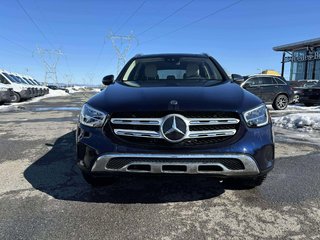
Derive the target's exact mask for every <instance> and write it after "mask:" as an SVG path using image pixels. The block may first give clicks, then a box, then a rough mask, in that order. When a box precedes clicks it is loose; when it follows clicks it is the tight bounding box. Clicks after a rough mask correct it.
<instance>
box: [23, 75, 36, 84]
mask: <svg viewBox="0 0 320 240" xmlns="http://www.w3.org/2000/svg"><path fill="white" fill-rule="evenodd" d="M22 79H23V80H24V81H25V82H27V83H29V84H30V85H34V83H33V82H32V81H31V80H29V79H27V78H24V77H22Z"/></svg>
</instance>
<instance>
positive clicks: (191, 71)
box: [122, 57, 224, 84]
mask: <svg viewBox="0 0 320 240" xmlns="http://www.w3.org/2000/svg"><path fill="white" fill-rule="evenodd" d="M122 80H123V82H127V83H128V82H137V83H139V84H141V83H152V82H156V83H159V82H161V83H169V82H175V83H178V84H179V83H183V84H184V83H192V82H197V83H199V82H208V81H211V82H212V81H215V82H216V81H222V80H224V79H223V77H222V75H221V73H220V72H219V70H218V69H217V67H216V66H215V65H214V63H213V62H212V61H211V60H210V59H209V58H201V57H155V58H140V59H135V60H133V61H132V62H131V64H130V65H129V66H127V69H126V70H125V72H124V73H123V78H122Z"/></svg>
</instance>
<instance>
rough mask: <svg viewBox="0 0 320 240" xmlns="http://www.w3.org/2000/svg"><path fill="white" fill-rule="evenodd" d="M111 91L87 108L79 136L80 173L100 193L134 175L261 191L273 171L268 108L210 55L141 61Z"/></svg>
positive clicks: (133, 61)
mask: <svg viewBox="0 0 320 240" xmlns="http://www.w3.org/2000/svg"><path fill="white" fill-rule="evenodd" d="M103 84H104V85H108V87H107V88H106V89H105V90H103V91H102V92H99V93H98V94H96V95H95V96H93V97H92V98H90V99H89V100H88V101H87V102H86V103H85V104H84V105H83V107H82V110H81V113H80V118H79V123H78V127H77V133H76V143H77V159H78V165H79V167H80V169H81V171H82V174H83V176H84V179H85V180H86V181H87V182H88V183H90V184H91V185H93V186H95V185H99V184H101V183H102V184H103V183H105V181H108V180H111V179H112V177H115V176H119V175H121V176H122V177H125V176H127V175H126V174H162V175H170V174H178V175H179V174H180V175H189V176H190V177H191V176H192V175H206V176H213V177H217V178H222V179H225V180H226V181H235V182H236V183H238V184H243V186H247V187H255V186H258V185H260V184H261V183H262V182H263V180H264V179H265V177H266V175H267V173H268V172H269V171H270V170H271V169H272V168H273V164H274V141H273V134H272V125H271V120H270V115H269V113H268V109H267V107H266V105H265V104H264V103H263V101H262V100H261V99H260V98H258V97H257V96H255V95H253V94H251V93H249V92H248V91H245V90H244V89H242V88H241V87H240V86H239V85H238V84H236V83H234V82H232V81H231V80H230V79H229V77H228V76H227V74H226V73H225V71H224V70H223V68H222V67H221V66H220V65H219V63H218V62H217V61H216V60H215V59H214V58H212V57H210V56H208V55H207V54H154V55H138V56H136V57H134V58H132V59H131V60H130V61H129V62H128V63H127V64H126V65H125V66H124V68H123V70H122V71H121V72H120V74H119V75H118V77H117V78H116V79H115V80H114V76H113V75H108V76H106V77H104V78H103ZM257 136H259V137H257ZM101 181H102V182H101Z"/></svg>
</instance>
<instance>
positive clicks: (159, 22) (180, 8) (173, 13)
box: [137, 0, 194, 36]
mask: <svg viewBox="0 0 320 240" xmlns="http://www.w3.org/2000/svg"><path fill="white" fill-rule="evenodd" d="M192 2H194V0H191V1H189V2H187V3H186V4H184V5H183V6H181V7H179V8H178V9H176V10H175V11H174V12H172V13H171V14H169V15H168V16H166V17H165V18H163V19H161V20H160V21H158V22H156V23H155V24H153V25H151V26H150V27H148V28H147V29H145V30H143V31H142V32H140V33H138V34H137V36H140V35H142V34H144V33H146V32H148V31H150V30H151V29H152V28H155V27H156V26H158V25H160V24H161V23H163V22H165V21H166V20H167V19H169V18H171V17H172V16H174V15H175V14H177V13H178V12H180V11H181V10H182V9H184V8H185V7H187V6H188V5H190V4H191V3H192Z"/></svg>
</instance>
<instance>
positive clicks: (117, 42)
mask: <svg viewBox="0 0 320 240" xmlns="http://www.w3.org/2000/svg"><path fill="white" fill-rule="evenodd" d="M108 38H109V39H110V40H111V43H112V46H113V48H114V49H115V51H116V54H117V57H118V62H117V74H118V73H119V72H120V70H121V68H122V67H123V66H124V65H125V63H126V58H127V54H128V52H129V50H130V48H131V46H132V42H133V40H136V37H135V36H134V35H133V34H132V33H131V34H130V35H116V34H113V33H110V34H109V36H108Z"/></svg>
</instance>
